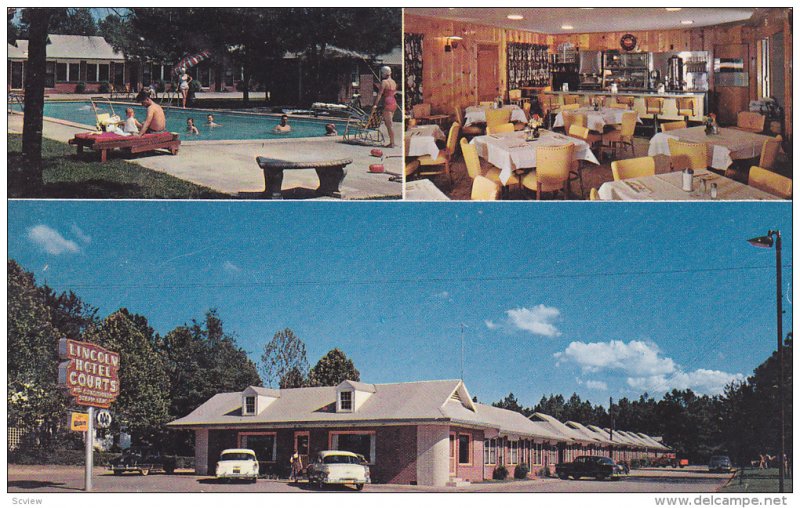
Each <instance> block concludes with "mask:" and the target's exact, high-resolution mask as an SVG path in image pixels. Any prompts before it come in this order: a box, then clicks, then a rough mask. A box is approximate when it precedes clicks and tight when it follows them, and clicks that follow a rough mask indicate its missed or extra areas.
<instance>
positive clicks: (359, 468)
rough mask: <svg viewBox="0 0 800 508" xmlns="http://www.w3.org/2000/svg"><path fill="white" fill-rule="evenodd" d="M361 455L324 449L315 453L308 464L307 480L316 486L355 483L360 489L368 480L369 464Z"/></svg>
mask: <svg viewBox="0 0 800 508" xmlns="http://www.w3.org/2000/svg"><path fill="white" fill-rule="evenodd" d="M365 462H366V460H365V459H364V457H363V456H361V455H358V454H355V453H351V452H345V451H339V450H325V451H321V452H319V453H318V454H317V456H316V457H315V458H314V460H313V461H312V462H311V463H310V464H309V465H308V481H309V483H311V484H312V485H315V486H316V487H317V488H322V487H323V486H324V485H355V487H356V489H358V490H361V489H363V488H364V485H366V484H367V483H369V482H370V479H369V466H367V465H366V464H365Z"/></svg>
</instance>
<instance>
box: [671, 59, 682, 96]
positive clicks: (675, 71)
mask: <svg viewBox="0 0 800 508" xmlns="http://www.w3.org/2000/svg"><path fill="white" fill-rule="evenodd" d="M667 89H668V90H669V91H671V92H680V91H683V59H682V58H681V57H679V56H677V55H673V56H671V57H669V60H667Z"/></svg>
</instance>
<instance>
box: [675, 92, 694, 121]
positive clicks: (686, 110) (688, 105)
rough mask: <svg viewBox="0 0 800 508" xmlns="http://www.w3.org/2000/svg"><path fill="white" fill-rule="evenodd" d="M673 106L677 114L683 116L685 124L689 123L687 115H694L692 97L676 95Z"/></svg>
mask: <svg viewBox="0 0 800 508" xmlns="http://www.w3.org/2000/svg"><path fill="white" fill-rule="evenodd" d="M675 106H676V107H677V108H678V114H679V115H680V116H682V117H683V121H684V122H686V125H689V117H690V116H694V99H693V98H692V97H678V98H677V99H675Z"/></svg>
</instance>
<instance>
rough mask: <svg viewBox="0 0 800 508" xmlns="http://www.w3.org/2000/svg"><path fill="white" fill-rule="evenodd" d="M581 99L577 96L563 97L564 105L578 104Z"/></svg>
mask: <svg viewBox="0 0 800 508" xmlns="http://www.w3.org/2000/svg"><path fill="white" fill-rule="evenodd" d="M580 100H581V97H580V96H579V95H565V96H564V104H565V105H567V104H580Z"/></svg>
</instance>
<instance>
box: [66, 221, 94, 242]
mask: <svg viewBox="0 0 800 508" xmlns="http://www.w3.org/2000/svg"><path fill="white" fill-rule="evenodd" d="M70 229H71V230H72V234H73V235H75V236H76V237H77V238H78V240H80V241H81V242H83V243H86V244H89V243H92V237H91V236H89V235H87V234H86V233H84V232H83V230H81V228H79V227H78V226H76V225H75V224H73V225H72V227H71V228H70Z"/></svg>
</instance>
